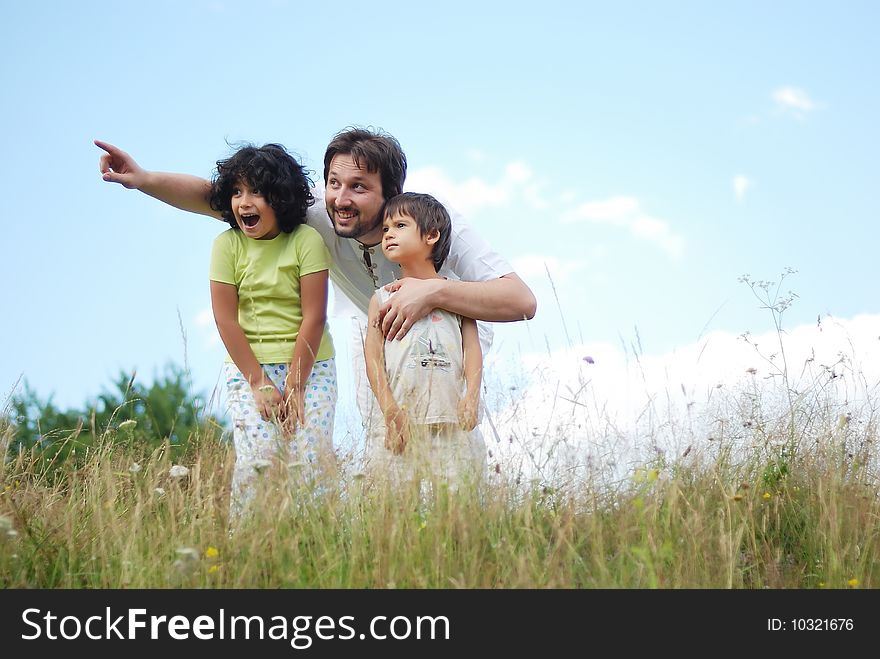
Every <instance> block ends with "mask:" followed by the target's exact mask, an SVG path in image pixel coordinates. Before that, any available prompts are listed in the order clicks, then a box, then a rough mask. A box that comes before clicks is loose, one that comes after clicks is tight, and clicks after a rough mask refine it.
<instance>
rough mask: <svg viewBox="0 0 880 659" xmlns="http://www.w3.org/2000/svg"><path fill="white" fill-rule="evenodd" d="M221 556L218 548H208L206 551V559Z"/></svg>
mask: <svg viewBox="0 0 880 659" xmlns="http://www.w3.org/2000/svg"><path fill="white" fill-rule="evenodd" d="M219 555H220V551H219V550H218V549H217V548H216V547H208V548H207V549H206V550H205V557H206V558H217V557H218V556H219Z"/></svg>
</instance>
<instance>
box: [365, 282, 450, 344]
mask: <svg viewBox="0 0 880 659" xmlns="http://www.w3.org/2000/svg"><path fill="white" fill-rule="evenodd" d="M445 281H446V280H445V279H413V278H412V277H407V278H405V279H400V280H399V281H395V282H392V283H390V284H388V285H387V286H385V290H387V291H388V292H390V293H394V295H392V296H391V298H390V299H389V300H388V301H387V302H386V303H385V304H383V305H382V306H381V307H380V308H379V326H380V327H381V329H382V335H383V336H384V337H385V340H386V341H394V340H395V339H402V338H403V337H404V336H406V333H407V332H409V330H410V328H411V327H412V326H413V324H415V322H416V321H417V320H420V319H421V318H424V317H425V316H427V315H428V314H429V313H431V310H432V309H434V308H435V307H436V306H437V305H436V304H434V302H433V299H434V295H435V294H436V293H437V292H438V291H439V290H440V287H441V286H443V283H444V282H445Z"/></svg>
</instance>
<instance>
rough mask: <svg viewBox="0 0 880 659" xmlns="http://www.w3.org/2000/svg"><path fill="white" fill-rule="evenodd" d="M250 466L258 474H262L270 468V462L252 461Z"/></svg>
mask: <svg viewBox="0 0 880 659" xmlns="http://www.w3.org/2000/svg"><path fill="white" fill-rule="evenodd" d="M251 466H252V467H253V468H254V471H256V472H257V473H258V474H259V473H262V472H264V471H265V470H266V469H268V468H269V467H271V466H272V461H271V460H254V461H253V463H252V464H251Z"/></svg>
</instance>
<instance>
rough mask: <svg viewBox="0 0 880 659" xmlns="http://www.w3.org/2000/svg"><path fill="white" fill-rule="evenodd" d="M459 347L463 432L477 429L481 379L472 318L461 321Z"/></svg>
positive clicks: (477, 335)
mask: <svg viewBox="0 0 880 659" xmlns="http://www.w3.org/2000/svg"><path fill="white" fill-rule="evenodd" d="M461 347H462V351H463V352H464V368H463V370H464V381H465V394H464V397H463V398H462V399H461V403H460V404H459V406H458V420H459V423H460V424H461V427H462V428H463V429H464V430H473V429H474V428H476V427H477V416H478V412H479V409H480V384H481V383H482V379H483V350H482V348H481V347H480V335H479V332H478V330H477V323H476V321H475V320H474V319H473V318H464V317H463V318H462V319H461Z"/></svg>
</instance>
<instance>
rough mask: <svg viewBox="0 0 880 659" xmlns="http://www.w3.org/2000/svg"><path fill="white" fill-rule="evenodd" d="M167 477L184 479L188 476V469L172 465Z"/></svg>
mask: <svg viewBox="0 0 880 659" xmlns="http://www.w3.org/2000/svg"><path fill="white" fill-rule="evenodd" d="M168 475H169V476H171V478H186V476H187V475H189V469H187V468H186V467H184V466H183V465H174V466H172V467H171V469H169V470H168Z"/></svg>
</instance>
